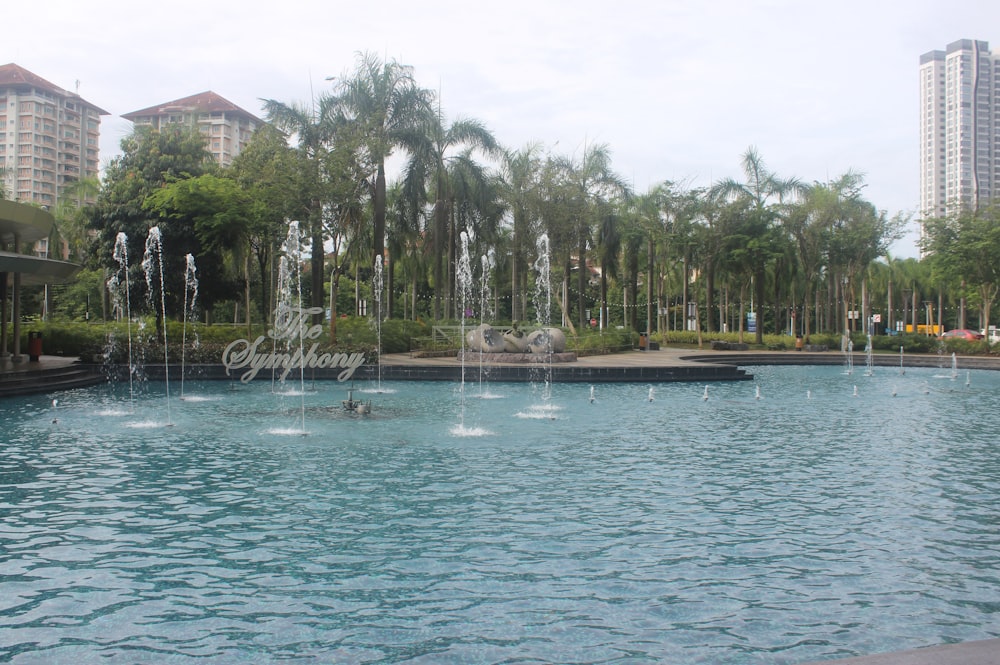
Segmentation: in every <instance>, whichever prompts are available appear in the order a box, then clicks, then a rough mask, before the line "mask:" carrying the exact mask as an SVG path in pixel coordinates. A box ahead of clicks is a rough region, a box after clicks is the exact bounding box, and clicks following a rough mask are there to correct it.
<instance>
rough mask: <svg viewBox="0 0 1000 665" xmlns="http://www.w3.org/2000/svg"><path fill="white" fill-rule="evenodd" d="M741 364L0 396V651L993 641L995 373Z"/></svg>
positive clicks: (622, 655)
mask: <svg viewBox="0 0 1000 665" xmlns="http://www.w3.org/2000/svg"><path fill="white" fill-rule="evenodd" d="M752 372H753V374H754V376H755V380H754V381H753V382H752V383H750V382H736V383H725V384H712V385H709V386H708V387H707V388H706V387H705V386H704V385H702V384H698V385H693V384H656V385H636V384H617V385H608V384H602V385H600V386H596V387H595V388H594V390H593V391H591V389H590V387H589V386H586V385H559V384H556V385H554V386H552V393H551V397H550V398H547V399H546V398H544V397H543V395H542V394H541V391H540V389H539V387H538V386H531V385H522V384H516V385H515V384H495V385H489V384H487V385H485V386H483V387H481V386H479V385H477V384H466V386H465V387H464V391H463V390H462V389H460V388H459V387H458V386H456V385H455V384H447V383H437V382H435V383H391V384H384V385H383V389H384V390H383V392H381V393H361V390H362V389H364V388H366V387H367V386H362V385H360V384H359V385H358V386H357V389H356V395H357V396H362V397H364V398H365V399H371V400H372V404H373V410H374V413H373V414H372V415H371V416H367V417H361V416H358V415H356V414H352V413H349V412H346V411H344V410H343V409H342V408H341V406H340V401H341V400H342V399H343V398H344V397H345V396H346V390H345V386H344V385H342V384H336V383H332V382H331V383H324V382H319V383H316V384H306V385H304V386H302V388H305V391H304V394H300V393H299V392H298V390H297V387H296V386H294V385H291V384H289V385H285V386H278V387H277V390H273V389H272V385H271V384H270V383H269V382H258V383H253V384H250V385H242V384H238V383H235V384H230V383H226V382H203V383H190V382H189V383H188V385H187V387H186V391H187V394H186V396H185V397H186V398H185V399H184V400H180V399H177V398H176V396H175V397H173V398H172V399H171V401H170V404H169V409H168V404H167V400H166V398H165V396H164V392H163V387H162V385H145V386H143V391H142V395H141V396H140V397H138V398H136V399H135V400H134V401H132V400H130V399H129V398H128V396H127V395H123V394H122V388H121V387H120V386H119V387H115V386H105V387H98V388H93V389H86V390H78V391H71V392H66V393H59V394H54V395H49V396H44V395H42V396H36V397H25V398H21V399H14V400H6V401H5V402H3V403H2V407H3V409H2V417H0V418H2V425H3V427H2V431H3V434H2V435H0V441H2V443H0V445H2V454H0V516H2V521H0V574H2V578H0V660H10V661H13V662H15V663H36V662H37V663H53V662H65V661H73V662H77V663H79V662H93V661H96V660H100V659H107V660H108V661H109V662H188V661H195V660H208V661H209V662H274V661H278V660H285V661H288V662H314V661H317V660H319V661H324V662H386V663H387V662H408V663H462V662H475V663H500V662H560V663H566V662H579V663H606V662H616V663H631V662H671V663H681V664H683V663H745V662H766V663H799V662H803V661H808V660H814V659H821V658H833V657H838V656H841V657H843V656H849V655H858V654H869V653H876V652H883V651H892V650H899V649H906V648H912V647H917V646H923V645H929V644H938V643H944V642H952V641H965V640H973V639H983V638H987V637H996V636H1000V520H998V517H997V506H998V505H1000V456H998V455H997V447H996V442H995V440H996V433H997V431H998V425H1000V403H998V402H1000V374H998V373H991V372H986V371H971V372H968V373H966V372H962V373H960V375H958V376H956V375H954V374H951V373H950V370H947V369H915V368H914V369H907V370H906V373H905V375H900V374H899V373H898V370H895V369H885V368H879V369H878V370H876V372H875V373H874V375H873V376H863V375H862V374H861V372H860V371H859V370H855V371H854V373H853V374H852V375H847V374H846V373H845V369H844V368H842V367H754V368H752ZM481 390H482V391H483V392H484V394H482V395H480V391H481ZM706 397H707V399H706ZM54 398H56V399H58V403H57V404H56V405H53V403H52V400H53V399H54ZM463 404H464V410H463V408H462V405H463ZM459 425H461V426H459ZM303 430H304V432H305V435H303Z"/></svg>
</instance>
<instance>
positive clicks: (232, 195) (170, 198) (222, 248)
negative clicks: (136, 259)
mask: <svg viewBox="0 0 1000 665" xmlns="http://www.w3.org/2000/svg"><path fill="white" fill-rule="evenodd" d="M251 207H252V203H251V200H250V197H249V196H248V194H247V192H245V191H244V190H243V189H241V188H240V186H239V184H238V183H237V182H236V181H235V180H233V179H231V178H223V177H219V176H217V175H215V174H213V173H206V174H204V175H200V176H198V177H197V178H184V179H182V180H175V181H172V182H168V183H165V184H164V185H163V187H161V188H160V189H158V190H156V191H155V192H153V193H152V194H150V195H149V196H148V197H146V199H145V201H144V202H143V208H145V209H146V210H148V211H149V212H150V213H151V214H152V215H153V216H154V217H158V218H159V219H160V220H161V222H160V224H161V225H162V226H163V228H164V229H167V230H168V231H167V233H168V234H169V237H170V238H172V239H173V241H174V242H173V243H171V245H169V247H170V251H171V253H180V254H181V256H186V255H187V254H191V255H192V256H193V257H194V258H195V259H196V263H197V266H198V273H199V291H198V299H199V302H200V303H201V304H202V305H203V306H204V307H206V308H211V306H212V305H213V304H214V303H215V302H217V301H220V300H228V299H230V298H231V297H232V293H233V292H234V291H235V290H237V288H236V287H237V286H238V285H239V284H240V283H241V282H242V283H243V285H244V288H243V289H242V291H243V293H244V298H245V308H246V311H250V309H251V305H250V301H249V298H250V292H249V289H248V288H245V285H246V284H247V282H248V280H249V275H247V274H246V269H247V263H246V260H245V259H246V257H247V256H248V255H249V235H250V225H249V220H250V210H251ZM181 293H183V291H181Z"/></svg>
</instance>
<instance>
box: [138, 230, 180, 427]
mask: <svg viewBox="0 0 1000 665" xmlns="http://www.w3.org/2000/svg"><path fill="white" fill-rule="evenodd" d="M142 271H143V272H144V273H145V274H146V298H147V299H148V300H149V303H150V305H152V306H153V307H154V308H155V307H157V306H159V317H158V318H160V320H161V322H162V326H163V330H162V334H163V337H162V341H163V385H164V390H165V392H166V414H167V425H168V426H169V425H172V424H173V422H172V421H171V418H170V415H171V414H170V359H169V357H168V350H169V341H168V339H167V294H166V291H167V289H166V285H165V282H164V280H163V237H162V235H161V233H160V227H159V226H154V227H152V228H150V229H149V233H148V235H147V236H146V252H145V254H143V257H142ZM157 290H158V291H159V295H160V299H159V302H158V303H157V301H156V293H157Z"/></svg>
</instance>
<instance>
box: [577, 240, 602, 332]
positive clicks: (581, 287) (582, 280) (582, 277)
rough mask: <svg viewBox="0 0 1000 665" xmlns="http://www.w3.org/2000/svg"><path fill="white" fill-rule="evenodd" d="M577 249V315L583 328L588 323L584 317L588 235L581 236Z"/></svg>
mask: <svg viewBox="0 0 1000 665" xmlns="http://www.w3.org/2000/svg"><path fill="white" fill-rule="evenodd" d="M577 251H578V252H579V266H580V269H579V271H578V272H577V276H576V288H577V294H576V308H577V317H578V319H579V322H580V329H581V330H582V329H583V327H584V326H585V325H586V324H585V323H584V320H583V319H584V316H585V315H586V313H587V312H586V311H585V310H586V300H585V299H584V298H585V292H586V290H587V239H586V237H582V236H581V238H580V244H579V246H578V247H577ZM601 274H602V275H603V274H604V271H603V270H602V271H601ZM604 324H605V325H607V321H605V322H604Z"/></svg>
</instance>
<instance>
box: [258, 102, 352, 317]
mask: <svg viewBox="0 0 1000 665" xmlns="http://www.w3.org/2000/svg"><path fill="white" fill-rule="evenodd" d="M336 103H337V100H336V98H334V97H332V96H330V95H322V96H320V98H319V99H318V100H317V103H314V104H313V105H312V107H306V106H302V105H299V104H285V103H283V102H278V101H275V100H273V99H266V100H264V111H265V113H266V114H267V118H268V120H269V121H270V122H272V123H273V124H274V125H275V126H276V127H277V128H278V129H280V130H282V131H285V132H287V133H289V134H292V135H294V136H295V137H296V138H297V140H298V151H299V155H300V159H299V160H298V164H299V169H298V173H297V175H298V178H297V180H298V183H297V186H298V191H299V192H300V199H299V201H298V206H297V207H298V213H299V214H300V215H302V218H303V219H304V220H305V221H306V225H307V228H308V233H309V237H310V244H311V253H310V265H311V270H310V275H311V277H310V305H311V306H312V307H322V306H323V277H324V275H323V266H324V263H325V256H324V249H323V241H324V233H323V206H324V203H325V202H326V200H327V197H326V194H325V193H324V186H325V183H324V172H323V163H324V161H325V159H326V156H327V153H328V152H329V150H330V146H331V144H332V142H333V137H334V132H335V117H334V114H333V110H334V107H335V105H336ZM313 319H314V320H313V323H319V322H320V321H321V320H322V315H316V316H314V317H313Z"/></svg>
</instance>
